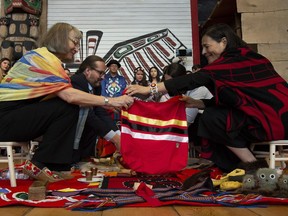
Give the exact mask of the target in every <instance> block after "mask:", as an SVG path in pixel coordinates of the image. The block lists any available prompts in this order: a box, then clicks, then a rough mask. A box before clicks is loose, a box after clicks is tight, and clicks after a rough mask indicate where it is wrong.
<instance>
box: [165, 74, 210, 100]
mask: <svg viewBox="0 0 288 216" xmlns="http://www.w3.org/2000/svg"><path fill="white" fill-rule="evenodd" d="M164 85H165V88H166V89H167V91H168V94H169V95H170V96H173V95H179V94H182V92H187V91H188V90H193V89H195V88H198V87H200V86H205V87H206V88H208V89H209V91H210V92H211V93H212V94H213V90H214V87H213V86H214V82H213V80H212V79H211V78H210V77H209V76H208V75H206V74H204V73H201V72H200V71H199V72H197V73H193V74H187V75H185V76H180V77H175V78H173V79H170V80H166V81H164Z"/></svg>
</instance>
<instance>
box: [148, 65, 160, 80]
mask: <svg viewBox="0 0 288 216" xmlns="http://www.w3.org/2000/svg"><path fill="white" fill-rule="evenodd" d="M154 68H155V69H156V71H157V76H156V81H157V82H160V71H159V69H158V68H157V67H155V66H153V67H151V68H149V77H148V79H149V81H150V82H152V81H153V78H152V76H151V70H152V69H154Z"/></svg>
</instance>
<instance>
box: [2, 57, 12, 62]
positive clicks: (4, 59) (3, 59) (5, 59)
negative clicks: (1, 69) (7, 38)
mask: <svg viewBox="0 0 288 216" xmlns="http://www.w3.org/2000/svg"><path fill="white" fill-rule="evenodd" d="M4 61H9V62H10V64H11V60H10V59H9V58H6V57H4V58H1V59H0V64H1V63H2V62H4Z"/></svg>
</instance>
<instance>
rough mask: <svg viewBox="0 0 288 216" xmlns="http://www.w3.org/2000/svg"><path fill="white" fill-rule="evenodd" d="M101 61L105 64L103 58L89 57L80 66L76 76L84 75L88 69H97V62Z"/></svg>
mask: <svg viewBox="0 0 288 216" xmlns="http://www.w3.org/2000/svg"><path fill="white" fill-rule="evenodd" d="M97 61H101V62H105V61H104V59H103V58H101V57H99V56H96V55H90V56H88V57H87V58H86V59H85V60H84V61H83V62H82V63H81V65H80V67H79V69H78V70H77V72H76V74H79V73H83V72H84V71H85V70H86V68H90V69H93V68H97V65H96V62H97Z"/></svg>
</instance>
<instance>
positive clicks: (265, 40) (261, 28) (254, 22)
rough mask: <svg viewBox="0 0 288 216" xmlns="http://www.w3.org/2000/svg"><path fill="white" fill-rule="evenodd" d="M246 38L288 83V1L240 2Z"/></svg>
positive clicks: (241, 0) (238, 2)
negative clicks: (255, 45)
mask: <svg viewBox="0 0 288 216" xmlns="http://www.w3.org/2000/svg"><path fill="white" fill-rule="evenodd" d="M237 12H238V13H241V28H242V38H243V40H244V41H246V42H247V43H253V44H257V48H258V52H259V53H260V54H262V55H264V56H265V57H267V58H268V59H269V60H270V61H271V62H272V64H273V66H274V67H275V69H276V71H277V72H278V73H279V74H280V75H281V76H282V77H283V78H284V79H286V80H287V81H288V21H287V20H288V0H274V1H271V0H237Z"/></svg>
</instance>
